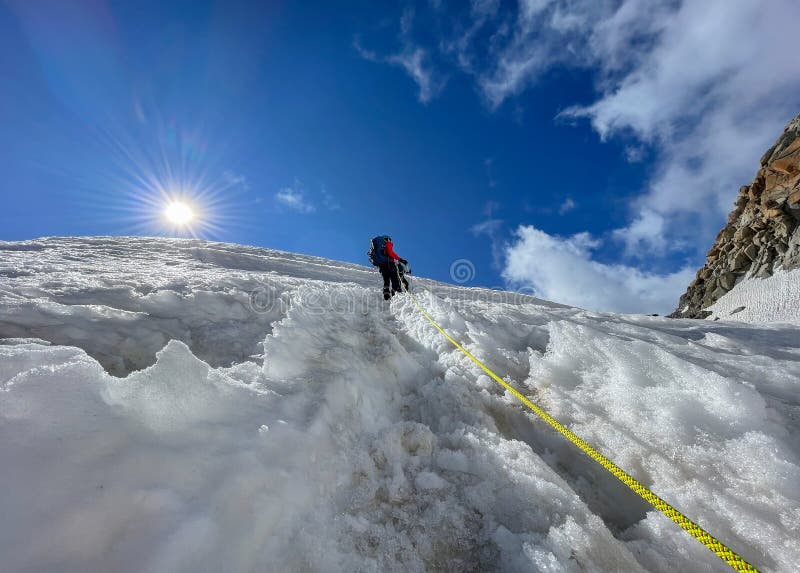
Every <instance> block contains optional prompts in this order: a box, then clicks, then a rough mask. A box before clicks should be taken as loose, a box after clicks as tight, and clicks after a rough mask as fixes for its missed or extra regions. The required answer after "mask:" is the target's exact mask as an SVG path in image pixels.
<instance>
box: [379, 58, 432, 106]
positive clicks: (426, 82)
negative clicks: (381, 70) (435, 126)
mask: <svg viewBox="0 0 800 573" xmlns="http://www.w3.org/2000/svg"><path fill="white" fill-rule="evenodd" d="M427 58H428V56H427V53H426V51H425V50H423V49H422V48H420V47H418V46H414V45H411V44H409V45H406V47H405V48H404V49H403V51H402V52H400V53H399V54H395V55H393V56H389V57H387V58H386V61H387V62H388V63H390V64H393V65H395V66H399V67H401V68H403V69H404V70H405V72H406V73H407V74H408V75H409V76H410V77H411V79H413V80H414V82H415V83H416V84H417V89H418V90H419V91H418V98H419V101H420V102H422V103H428V102H429V101H431V99H433V97H434V96H435V95H436V94H438V93H439V91H440V90H441V89H442V87H443V84H441V83H439V82H438V81H436V80H435V79H434V77H433V70H432V68H431V67H430V66H429V65H428V62H427Z"/></svg>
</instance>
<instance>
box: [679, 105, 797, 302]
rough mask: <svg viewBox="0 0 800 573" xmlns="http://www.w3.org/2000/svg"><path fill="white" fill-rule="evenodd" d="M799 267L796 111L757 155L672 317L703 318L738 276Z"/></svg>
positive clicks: (760, 274) (759, 275)
mask: <svg viewBox="0 0 800 573" xmlns="http://www.w3.org/2000/svg"><path fill="white" fill-rule="evenodd" d="M798 267H800V115H798V116H797V117H796V118H794V119H793V120H792V121H790V122H789V125H787V126H786V129H784V130H783V134H781V136H780V137H779V138H778V141H776V142H775V145H773V146H772V147H771V148H770V149H769V150H768V151H767V152H766V153H765V154H764V156H763V157H762V158H761V168H760V169H759V170H758V173H757V174H756V178H755V179H754V180H753V182H752V183H751V184H750V185H747V186H745V187H742V188H741V189H739V195H738V196H737V198H736V201H735V203H734V205H733V210H732V211H731V213H730V214H729V215H728V222H727V224H726V225H725V227H723V228H722V230H721V231H720V232H719V234H718V235H717V239H716V240H715V241H714V244H713V245H712V247H711V249H710V250H709V251H708V255H707V258H706V264H705V266H703V268H702V269H700V270H699V271H697V277H696V278H695V280H694V281H692V284H690V285H689V288H688V289H687V290H686V293H684V295H683V296H682V297H681V300H680V302H679V303H678V308H677V309H676V310H675V312H673V313H672V314H671V315H670V316H671V317H673V318H705V317H706V316H708V315H709V314H710V313H709V312H708V311H706V310H703V309H705V308H707V307H708V306H710V305H712V304H713V303H714V302H716V300H717V299H719V298H720V297H721V296H723V295H724V294H725V293H727V292H728V291H730V290H731V289H732V288H733V287H734V286H735V284H736V282H737V281H738V280H740V279H741V278H742V277H759V278H764V277H768V276H770V275H771V274H772V272H773V271H774V270H775V269H776V268H783V269H794V268H798Z"/></svg>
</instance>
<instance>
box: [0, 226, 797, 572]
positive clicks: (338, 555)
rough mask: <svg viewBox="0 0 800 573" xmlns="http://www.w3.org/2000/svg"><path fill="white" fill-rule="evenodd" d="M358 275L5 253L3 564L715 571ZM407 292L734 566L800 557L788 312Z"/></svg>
mask: <svg viewBox="0 0 800 573" xmlns="http://www.w3.org/2000/svg"><path fill="white" fill-rule="evenodd" d="M379 286H380V279H379V277H378V275H377V273H376V272H374V271H372V270H371V269H369V268H367V267H362V266H359V265H354V264H348V263H341V262H335V261H330V260H325V259H320V258H316V257H309V256H302V255H296V254H291V253H284V252H279V251H273V250H268V249H259V248H254V247H243V246H239V245H228V244H222V243H211V242H205V241H199V240H168V239H151V238H133V237H123V238H107V237H106V238H102V237H98V238H49V239H40V240H34V241H26V242H14V243H9V242H0V492H2V493H0V515H2V519H0V555H1V556H2V563H3V567H2V568H3V571H9V572H23V571H37V572H38V571H59V572H76V573H77V572H85V571H116V572H142V571H152V572H163V571H171V572H173V571H174V572H184V571H185V572H190V571H191V572H204V571H208V572H219V571H235V572H250V571H253V572H255V571H286V570H290V571H381V572H386V571H426V570H427V571H548V572H549V571H659V572H662V571H663V572H666V571H725V570H728V569H727V567H726V566H725V564H724V563H723V562H722V561H720V560H719V559H718V558H717V557H716V556H714V555H713V554H711V553H710V552H709V551H707V550H706V549H705V548H704V547H703V546H701V545H700V544H699V543H698V542H697V541H695V540H693V539H692V538H691V537H689V536H688V535H687V534H686V533H685V532H683V531H682V530H680V529H679V528H678V527H677V526H676V525H674V524H673V523H672V522H671V521H669V520H668V519H667V518H665V517H664V516H662V515H660V514H659V513H658V512H656V511H654V510H652V508H650V507H649V506H648V505H646V504H645V503H644V502H642V501H641V500H639V499H638V498H637V497H636V496H635V495H634V494H633V493H631V492H629V491H628V490H627V489H626V488H625V487H624V486H622V485H621V484H620V483H618V482H617V481H616V480H615V478H613V477H611V476H609V475H607V474H605V473H604V470H602V468H600V467H599V466H597V465H596V464H595V463H594V462H592V461H591V460H589V459H588V458H587V457H586V456H584V455H583V454H581V453H580V452H578V451H577V450H575V448H574V447H573V446H571V445H570V444H569V443H566V442H565V441H564V440H563V438H561V437H560V436H559V435H557V434H555V433H554V432H553V431H552V430H550V429H549V428H548V427H547V426H546V425H545V424H544V423H543V422H541V421H539V420H538V419H536V418H535V417H534V416H533V414H531V413H529V412H527V411H525V410H524V409H523V408H522V407H521V406H520V405H519V404H517V403H516V401H515V400H514V399H513V397H512V396H510V395H508V394H506V393H505V392H504V391H503V390H502V389H501V388H499V387H498V386H497V385H496V384H495V383H494V382H493V381H492V380H491V379H489V378H488V377H487V376H486V375H485V374H483V372H482V371H481V370H479V369H478V368H477V367H476V366H475V365H474V364H473V363H471V362H470V361H469V360H468V359H467V358H465V357H464V356H463V355H462V354H460V353H459V352H458V351H457V350H456V349H454V348H453V347H452V346H451V345H450V344H449V343H448V342H447V341H446V340H444V338H442V336H441V335H440V334H439V333H438V332H436V331H435V330H434V329H433V328H432V327H431V326H430V325H429V324H428V323H427V322H426V321H425V319H424V318H423V317H422V316H421V315H420V314H419V312H418V311H417V309H416V308H415V307H414V306H413V304H412V303H411V302H410V301H409V300H408V299H407V298H406V297H404V296H402V295H401V296H398V297H395V299H393V300H392V301H391V303H384V302H383V301H382V300H380V289H379ZM414 289H415V292H416V294H417V296H418V298H419V300H420V302H421V303H422V304H423V306H424V307H425V308H426V310H427V311H428V312H429V313H431V315H432V316H433V317H434V318H435V319H436V320H437V321H438V322H439V323H440V324H441V325H442V326H443V327H444V328H445V329H446V330H447V331H448V332H449V333H450V334H451V335H453V336H454V337H455V338H456V339H458V340H459V341H461V342H462V343H463V344H464V345H465V347H466V348H467V349H468V350H469V351H471V352H472V353H474V354H475V355H477V356H478V357H480V358H481V359H482V360H483V361H484V362H485V363H486V364H487V365H489V366H490V367H491V368H493V369H494V370H495V371H497V372H498V373H499V374H500V375H502V376H506V377H507V380H509V382H511V383H512V384H514V385H515V386H516V387H517V388H519V389H520V390H521V391H522V392H523V393H525V394H526V395H528V396H529V397H531V399H532V400H534V401H536V402H537V403H538V404H540V405H541V406H542V407H544V408H545V409H546V410H547V411H549V412H550V413H551V414H552V415H554V416H555V417H556V418H558V419H559V420H560V421H561V422H563V423H565V424H566V425H567V426H569V427H570V428H571V429H572V430H573V431H575V432H576V433H577V434H578V435H580V436H581V437H583V438H584V439H585V440H587V441H588V442H589V443H591V444H592V445H593V446H595V447H596V448H598V449H599V450H601V451H602V452H603V453H605V454H606V455H607V456H608V457H610V458H611V459H613V460H614V461H615V462H616V463H617V464H619V465H620V466H622V467H623V468H625V469H626V470H627V471H628V472H629V473H631V474H632V475H633V476H634V477H636V478H637V479H639V480H640V481H642V482H643V483H645V484H646V485H647V486H648V487H650V488H651V489H653V491H655V492H656V493H658V494H659V495H660V496H662V497H663V498H665V499H666V500H667V501H669V502H670V503H672V504H673V505H675V506H676V507H677V508H678V509H680V510H682V511H683V512H684V513H686V514H687V515H688V516H689V517H691V518H692V519H694V520H695V521H698V522H699V523H700V524H701V525H703V526H704V527H705V528H707V529H708V530H709V531H710V532H711V533H712V534H714V535H716V536H717V537H719V538H720V539H721V540H723V541H724V542H726V543H727V544H728V545H730V546H731V548H732V549H734V550H736V551H737V552H739V553H740V554H741V555H742V556H743V557H744V558H745V559H747V560H749V561H750V562H751V563H753V564H754V565H756V566H757V567H759V568H760V569H762V570H764V571H786V572H788V571H794V570H796V568H797V564H798V563H800V541H798V540H800V472H799V471H798V470H800V432H799V431H798V430H800V392H799V391H800V324H798V323H794V324H772V325H770V324H744V323H733V322H726V321H725V320H720V321H717V322H711V321H694V320H670V319H665V318H661V317H650V316H641V315H616V314H604V313H597V312H587V311H584V310H581V309H577V308H570V307H566V306H563V305H558V304H553V303H549V302H546V301H542V300H537V299H535V298H531V297H528V296H523V295H517V294H513V293H501V292H495V291H489V290H483V289H469V288H462V287H454V286H449V285H444V284H441V283H436V282H433V281H429V280H425V279H415V281H414ZM723 318H724V317H723Z"/></svg>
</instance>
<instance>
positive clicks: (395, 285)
mask: <svg viewBox="0 0 800 573" xmlns="http://www.w3.org/2000/svg"><path fill="white" fill-rule="evenodd" d="M378 270H380V271H381V276H382V277H383V294H384V295H387V294H388V295H390V296H391V295H393V294H395V293H398V292H401V291H402V290H403V289H402V287H401V286H400V282H401V281H402V282H403V286H405V287H406V288H408V282H406V279H405V277H403V271H402V270H400V266H399V265H398V264H397V263H395V262H394V261H389V262H388V263H385V264H383V265H381V266H380V267H378ZM390 284H391V290H390V289H389V285H390Z"/></svg>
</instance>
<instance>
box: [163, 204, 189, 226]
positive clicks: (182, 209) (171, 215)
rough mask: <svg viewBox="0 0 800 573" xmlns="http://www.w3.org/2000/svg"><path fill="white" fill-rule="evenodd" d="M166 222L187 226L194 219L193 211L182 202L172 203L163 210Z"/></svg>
mask: <svg viewBox="0 0 800 573" xmlns="http://www.w3.org/2000/svg"><path fill="white" fill-rule="evenodd" d="M164 215H165V216H166V217H167V220H168V221H169V222H170V223H172V224H173V225H181V226H183V225H188V224H189V223H191V222H192V221H193V220H194V218H195V213H194V210H193V209H192V208H191V207H190V206H189V205H187V204H186V203H184V202H183V201H172V202H171V203H170V204H169V205H167V208H166V209H165V210H164Z"/></svg>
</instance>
